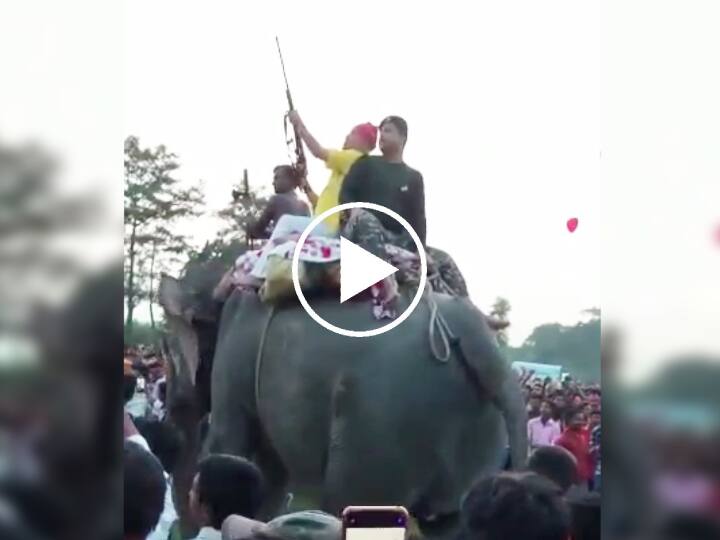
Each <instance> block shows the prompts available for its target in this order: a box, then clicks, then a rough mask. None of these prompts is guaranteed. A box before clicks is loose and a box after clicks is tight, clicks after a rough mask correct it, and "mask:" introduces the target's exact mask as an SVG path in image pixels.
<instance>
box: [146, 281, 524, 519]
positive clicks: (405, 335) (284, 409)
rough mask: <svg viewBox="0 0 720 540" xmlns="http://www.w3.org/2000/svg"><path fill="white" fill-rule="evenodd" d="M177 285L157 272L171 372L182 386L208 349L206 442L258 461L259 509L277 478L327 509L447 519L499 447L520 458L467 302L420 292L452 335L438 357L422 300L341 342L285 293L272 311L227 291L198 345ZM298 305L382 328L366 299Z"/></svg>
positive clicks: (510, 397)
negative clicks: (173, 347)
mask: <svg viewBox="0 0 720 540" xmlns="http://www.w3.org/2000/svg"><path fill="white" fill-rule="evenodd" d="M183 287H185V289H186V288H187V287H186V286H185V285H184V284H183V283H182V282H181V281H177V280H174V278H171V277H169V276H164V277H163V281H162V282H161V286H160V298H161V303H162V304H163V306H164V307H165V310H166V315H167V317H168V320H169V326H170V328H171V332H173V333H174V334H176V336H175V337H177V338H178V341H179V342H180V343H181V344H184V345H182V346H181V347H180V349H181V350H182V355H183V356H184V359H183V362H182V363H183V364H184V365H185V368H182V367H180V368H176V371H182V370H183V369H185V370H186V371H187V370H188V369H189V371H191V372H192V378H193V383H195V372H198V373H199V372H200V371H201V369H200V364H201V363H202V362H207V361H208V359H207V358H206V359H203V358H200V357H201V356H202V354H201V351H203V350H205V351H206V352H205V354H206V355H208V354H211V355H212V370H211V375H210V383H211V384H210V387H211V421H210V428H209V434H208V441H207V450H208V451H210V452H225V453H231V454H236V455H242V456H246V457H249V458H252V459H253V460H255V462H256V463H258V465H259V466H260V467H261V468H262V470H263V473H264V474H265V476H266V479H267V481H268V487H269V495H270V497H269V499H270V500H269V503H268V508H267V509H266V511H267V514H268V515H270V514H273V513H275V512H277V511H278V510H279V509H280V508H281V505H282V503H283V501H284V500H285V494H286V492H287V489H288V485H291V486H292V488H293V491H296V492H297V491H299V492H302V491H303V490H307V491H308V492H312V493H314V494H318V495H319V498H320V501H319V502H320V504H321V506H322V509H323V510H325V511H327V512H330V513H332V514H335V515H338V514H339V513H340V512H341V511H342V509H343V508H344V507H345V506H348V505H351V504H352V505H396V504H402V505H404V506H406V507H407V508H409V509H410V510H411V512H413V513H414V514H415V515H416V517H417V518H418V519H420V520H424V519H430V520H434V519H437V518H438V517H439V516H449V515H455V514H456V513H457V511H458V508H459V505H460V501H461V498H462V496H463V494H464V493H465V491H466V490H467V489H468V488H469V487H470V485H471V484H472V482H473V481H474V479H476V478H477V477H478V476H480V475H483V474H485V473H488V472H493V471H497V470H499V469H500V468H501V467H502V465H503V462H504V459H505V448H506V447H507V445H508V443H509V445H510V449H511V459H512V463H513V465H514V466H515V467H519V466H523V465H524V463H525V459H526V452H527V441H526V437H527V435H526V418H525V411H524V405H523V401H522V398H521V396H520V388H519V385H518V383H517V380H516V378H515V377H514V376H513V375H512V371H511V369H510V366H509V364H508V363H507V361H506V360H505V359H504V358H503V357H502V355H501V354H500V351H499V349H498V347H497V344H496V342H495V339H494V335H493V334H492V332H491V330H490V329H489V328H488V326H487V324H486V322H485V319H484V316H483V315H482V313H480V311H479V310H478V309H477V308H475V307H474V306H473V305H472V303H471V302H470V301H469V300H467V299H458V298H451V297H448V296H445V295H439V294H433V298H434V300H435V302H436V303H437V306H438V311H439V313H441V314H442V316H443V317H444V318H445V319H446V321H447V323H448V325H449V327H450V329H451V330H452V332H453V333H454V334H455V335H456V336H457V338H458V339H457V343H456V346H455V347H453V352H452V354H451V355H450V357H449V358H448V359H447V361H445V362H442V361H439V360H438V359H437V358H435V356H434V355H433V354H432V353H431V349H430V338H431V335H430V332H429V327H430V307H429V304H428V302H427V301H426V299H424V300H423V301H421V302H420V304H419V305H418V306H417V308H416V309H415V310H414V312H413V313H412V315H411V316H410V317H409V318H408V319H407V320H406V321H404V322H403V323H402V324H401V325H399V326H398V327H397V328H395V329H393V330H390V331H389V332H386V333H384V334H381V335H379V336H374V337H369V338H353V337H346V336H341V335H337V334H335V333H332V332H330V331H328V330H326V329H325V328H322V327H321V326H320V325H318V324H317V322H315V321H314V320H312V319H311V318H310V316H309V315H308V314H307V313H305V311H304V310H303V308H302V307H301V306H300V305H299V303H298V302H297V301H296V300H293V301H291V302H286V303H285V304H283V305H279V306H276V307H274V308H272V307H271V306H268V305H267V304H264V303H262V302H261V301H260V300H259V299H258V297H257V296H256V295H255V294H249V293H241V292H239V291H236V292H235V293H233V295H232V296H231V297H230V298H229V299H228V300H227V301H226V302H225V304H224V306H223V308H222V314H221V317H220V323H219V329H218V331H217V339H216V341H215V343H214V347H208V346H207V345H205V346H203V345H202V343H200V342H201V341H202V338H198V335H199V334H198V332H197V331H196V328H197V326H198V324H197V323H198V320H199V321H200V323H201V325H202V324H205V323H204V322H203V317H202V316H201V314H200V313H199V311H198V310H196V309H195V308H194V307H193V306H192V304H193V303H194V302H195V303H196V299H197V296H198V295H197V294H195V295H193V294H189V293H188V292H187V290H183ZM193 299H195V300H193ZM403 302H405V304H407V299H405V298H403ZM311 303H312V304H313V307H314V308H315V310H316V311H317V312H318V314H320V315H321V316H322V317H324V318H326V319H328V320H330V321H331V322H334V323H335V324H337V325H338V326H343V327H349V328H354V329H364V328H372V327H376V326H380V325H382V324H384V323H385V322H386V321H375V320H374V319H373V318H372V315H371V311H370V306H369V302H367V301H357V302H346V303H344V304H340V303H339V302H338V301H337V298H316V299H314V300H313V301H312V302H311ZM402 307H404V306H402ZM402 307H401V309H402ZM200 311H202V310H200ZM205 311H207V310H205ZM205 325H206V324H205ZM178 334H180V335H178ZM205 334H207V332H205ZM205 339H207V338H205ZM435 339H436V340H437V341H436V343H438V344H440V340H439V338H438V336H437V335H435ZM208 350H210V353H208V352H207V351H208ZM187 366H189V368H188V367H187ZM256 371H257V378H256ZM199 384H200V381H198V385H199Z"/></svg>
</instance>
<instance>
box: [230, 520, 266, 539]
mask: <svg viewBox="0 0 720 540" xmlns="http://www.w3.org/2000/svg"><path fill="white" fill-rule="evenodd" d="M264 529H265V524H264V523H263V522H261V521H257V520H255V519H250V518H247V517H244V516H238V515H237V514H232V515H230V516H228V517H227V518H225V521H223V524H222V528H221V531H220V532H221V535H222V538H223V540H247V539H248V538H250V537H251V536H252V535H254V534H255V533H257V532H259V531H262V530H264Z"/></svg>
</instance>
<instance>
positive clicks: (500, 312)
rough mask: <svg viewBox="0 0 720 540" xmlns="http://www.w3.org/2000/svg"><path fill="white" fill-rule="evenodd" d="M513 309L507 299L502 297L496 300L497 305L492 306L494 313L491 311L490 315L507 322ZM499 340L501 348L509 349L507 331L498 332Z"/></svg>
mask: <svg viewBox="0 0 720 540" xmlns="http://www.w3.org/2000/svg"><path fill="white" fill-rule="evenodd" d="M511 309H512V307H510V302H509V301H508V300H507V299H506V298H502V297H501V296H498V297H497V299H496V300H495V303H494V304H493V306H492V311H490V315H492V316H493V317H497V318H498V319H500V320H501V321H507V320H508V313H510V310H511ZM497 340H498V343H499V344H500V346H501V347H507V345H508V337H507V331H506V330H504V329H503V330H499V331H498V332H497Z"/></svg>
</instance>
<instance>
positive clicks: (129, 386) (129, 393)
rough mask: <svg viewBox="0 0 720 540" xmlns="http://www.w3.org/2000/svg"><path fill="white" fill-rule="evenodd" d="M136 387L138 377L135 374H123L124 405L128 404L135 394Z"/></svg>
mask: <svg viewBox="0 0 720 540" xmlns="http://www.w3.org/2000/svg"><path fill="white" fill-rule="evenodd" d="M136 387H137V377H136V376H135V375H123V405H127V404H128V401H130V400H131V399H132V397H133V396H134V395H135V388H136Z"/></svg>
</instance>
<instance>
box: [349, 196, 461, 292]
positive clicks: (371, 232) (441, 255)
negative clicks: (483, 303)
mask: <svg viewBox="0 0 720 540" xmlns="http://www.w3.org/2000/svg"><path fill="white" fill-rule="evenodd" d="M343 221H344V224H343V226H342V231H343V236H345V238H347V239H348V240H350V241H351V242H355V243H356V244H358V245H359V246H360V247H362V248H363V249H366V250H367V251H369V252H370V253H372V254H373V255H375V256H376V257H380V258H381V259H383V260H386V259H387V251H386V244H391V245H394V246H397V247H399V248H402V249H405V250H408V251H411V252H415V251H416V247H415V242H414V241H413V239H412V238H411V236H410V234H409V233H408V232H407V231H405V230H403V231H402V232H400V233H395V232H393V231H389V230H387V229H386V228H385V227H383V225H382V223H381V222H380V220H379V219H378V218H377V216H376V215H375V214H373V213H372V212H370V211H368V210H365V209H363V208H354V209H353V210H352V211H351V212H350V215H349V217H348V216H345V219H344V220H343ZM425 253H426V254H427V255H428V257H429V258H430V259H431V261H430V260H429V261H428V282H429V283H430V286H431V287H432V289H433V291H436V292H441V293H445V294H450V295H452V296H460V297H467V296H468V290H467V284H466V283H465V278H463V276H462V274H461V273H460V269H459V268H458V267H457V264H455V261H454V260H453V258H452V257H450V255H448V254H447V253H445V252H444V251H442V250H440V249H437V248H432V247H429V246H428V247H426V248H425ZM403 278H405V279H403ZM400 279H401V280H402V281H414V280H413V279H412V277H411V276H408V275H405V276H401V277H400Z"/></svg>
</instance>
